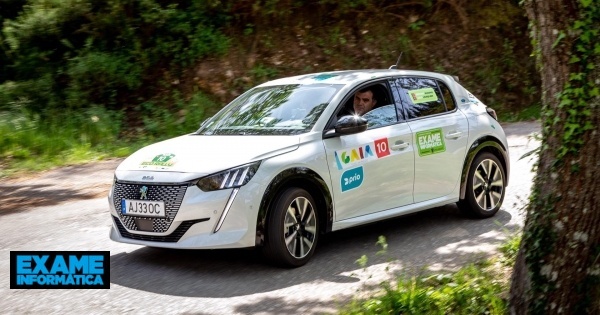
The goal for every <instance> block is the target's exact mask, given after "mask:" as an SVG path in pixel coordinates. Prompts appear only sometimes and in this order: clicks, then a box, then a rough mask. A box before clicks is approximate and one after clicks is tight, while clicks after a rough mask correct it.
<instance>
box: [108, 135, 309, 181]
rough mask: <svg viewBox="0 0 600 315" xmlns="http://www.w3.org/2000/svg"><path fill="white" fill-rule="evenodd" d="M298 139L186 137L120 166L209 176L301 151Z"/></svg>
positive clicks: (144, 150)
mask: <svg viewBox="0 0 600 315" xmlns="http://www.w3.org/2000/svg"><path fill="white" fill-rule="evenodd" d="M299 142H300V138H299V137H298V136H247V135H244V136H214V135H211V136H205V135H193V134H192V135H185V136H181V137H177V138H173V139H169V140H165V141H162V142H158V143H155V144H152V145H149V146H147V147H144V148H142V149H140V150H138V151H137V152H135V153H134V154H132V155H131V156H129V157H128V158H127V159H125V161H123V162H122V163H121V165H119V167H118V168H117V171H118V172H122V171H146V172H147V171H155V172H156V171H158V172H182V173H194V174H195V175H200V176H202V175H208V174H212V173H215V172H219V171H222V170H225V169H228V168H231V167H234V166H238V165H243V164H246V163H249V162H253V161H258V160H262V159H265V158H269V157H272V156H275V155H279V154H283V153H287V152H290V151H293V150H295V149H297V148H298V145H299Z"/></svg>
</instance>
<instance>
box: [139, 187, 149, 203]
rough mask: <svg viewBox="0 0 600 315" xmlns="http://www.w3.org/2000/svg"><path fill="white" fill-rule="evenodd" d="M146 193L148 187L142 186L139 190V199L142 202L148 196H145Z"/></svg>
mask: <svg viewBox="0 0 600 315" xmlns="http://www.w3.org/2000/svg"><path fill="white" fill-rule="evenodd" d="M147 193H148V187H146V186H142V188H140V199H142V200H144V199H148V196H146V194H147Z"/></svg>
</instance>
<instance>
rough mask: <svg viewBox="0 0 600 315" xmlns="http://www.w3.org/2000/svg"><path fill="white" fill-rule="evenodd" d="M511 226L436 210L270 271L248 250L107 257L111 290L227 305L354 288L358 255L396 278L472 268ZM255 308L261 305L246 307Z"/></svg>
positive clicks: (502, 216)
mask: <svg viewBox="0 0 600 315" xmlns="http://www.w3.org/2000/svg"><path fill="white" fill-rule="evenodd" d="M510 220H511V215H510V214H509V213H508V212H506V211H502V210H501V211H499V212H498V214H497V215H496V216H495V217H493V218H490V219H485V220H473V219H469V218H465V217H464V216H462V215H461V214H460V213H459V211H458V208H457V207H456V206H455V205H448V206H444V207H439V208H435V209H431V210H428V211H424V212H420V213H417V214H413V215H409V216H404V217H399V218H396V219H391V220H387V221H383V222H378V223H374V224H370V225H367V226H362V227H358V228H352V229H347V230H343V231H339V232H335V233H331V234H328V235H326V236H325V237H323V238H321V240H320V243H319V247H318V249H317V252H316V253H315V255H314V256H313V258H312V260H311V261H310V262H309V263H308V264H307V265H305V266H304V267H300V268H296V269H283V268H277V267H273V266H270V265H268V264H267V263H266V262H265V261H263V259H262V258H261V256H260V255H259V253H258V252H257V251H255V250H250V249H242V250H240V249H237V250H168V249H155V248H147V247H144V248H141V249H139V250H136V251H133V252H131V253H120V254H117V255H114V256H112V257H111V262H110V265H111V282H112V283H114V284H118V285H121V286H125V287H129V288H133V289H137V290H143V291H148V292H154V293H157V294H166V295H173V296H185V297H206V298H228V297H236V296H245V295H250V294H255V293H262V292H268V291H274V290H278V289H282V288H287V287H292V286H295V285H298V284H301V283H307V282H312V281H326V282H336V283H340V282H357V281H359V280H360V279H359V278H357V277H355V276H353V275H352V272H353V271H356V270H358V269H360V267H359V266H358V265H357V264H356V262H355V261H356V260H357V259H358V258H360V256H362V255H367V256H368V257H369V265H376V264H382V263H386V262H392V263H395V264H399V265H401V266H402V269H403V271H402V272H408V270H410V269H411V268H412V269H417V268H419V269H420V268H422V267H424V266H434V265H435V266H437V267H440V268H443V269H452V268H456V267H460V266H462V265H463V264H464V263H466V262H468V261H472V260H473V258H474V257H473V256H474V255H475V256H481V257H483V256H489V255H491V254H492V252H493V248H495V247H497V245H498V244H499V243H501V242H502V240H503V238H504V237H505V233H507V232H508V233H510V231H512V230H516V229H517V228H518V227H517V226H514V227H513V226H509V225H507V224H508V223H509V222H510ZM380 235H384V236H385V237H386V238H387V243H388V250H387V254H385V255H377V254H376V253H377V252H378V251H379V250H380V249H381V248H380V247H379V246H377V245H376V242H377V239H378V237H379V236H380ZM343 274H346V275H343ZM349 294H350V292H349ZM286 303H288V304H289V301H288V302H286ZM284 304H285V303H282V305H284ZM288 304H285V305H288ZM272 306H273V304H268V305H267V304H265V306H264V307H268V308H271V307H272ZM244 307H245V306H244V305H242V306H240V308H244ZM257 308H260V305H254V304H253V305H252V309H254V310H256V309H257ZM239 311H242V309H240V310H239ZM265 311H267V310H266V309H265ZM278 311H281V310H278Z"/></svg>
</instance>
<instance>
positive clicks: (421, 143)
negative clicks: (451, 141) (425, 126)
mask: <svg viewBox="0 0 600 315" xmlns="http://www.w3.org/2000/svg"><path fill="white" fill-rule="evenodd" d="M417 146H418V147H419V156H426V155H432V154H436V153H442V152H444V151H446V144H445V143H444V137H442V128H437V129H431V130H425V131H421V132H417Z"/></svg>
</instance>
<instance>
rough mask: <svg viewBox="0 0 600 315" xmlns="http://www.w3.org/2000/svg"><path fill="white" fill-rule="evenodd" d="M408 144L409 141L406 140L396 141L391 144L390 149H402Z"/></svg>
mask: <svg viewBox="0 0 600 315" xmlns="http://www.w3.org/2000/svg"><path fill="white" fill-rule="evenodd" d="M409 145H410V143H408V142H404V141H398V142H396V143H395V144H394V145H393V146H391V149H392V150H394V151H398V150H404V149H406V148H408V146H409Z"/></svg>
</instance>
